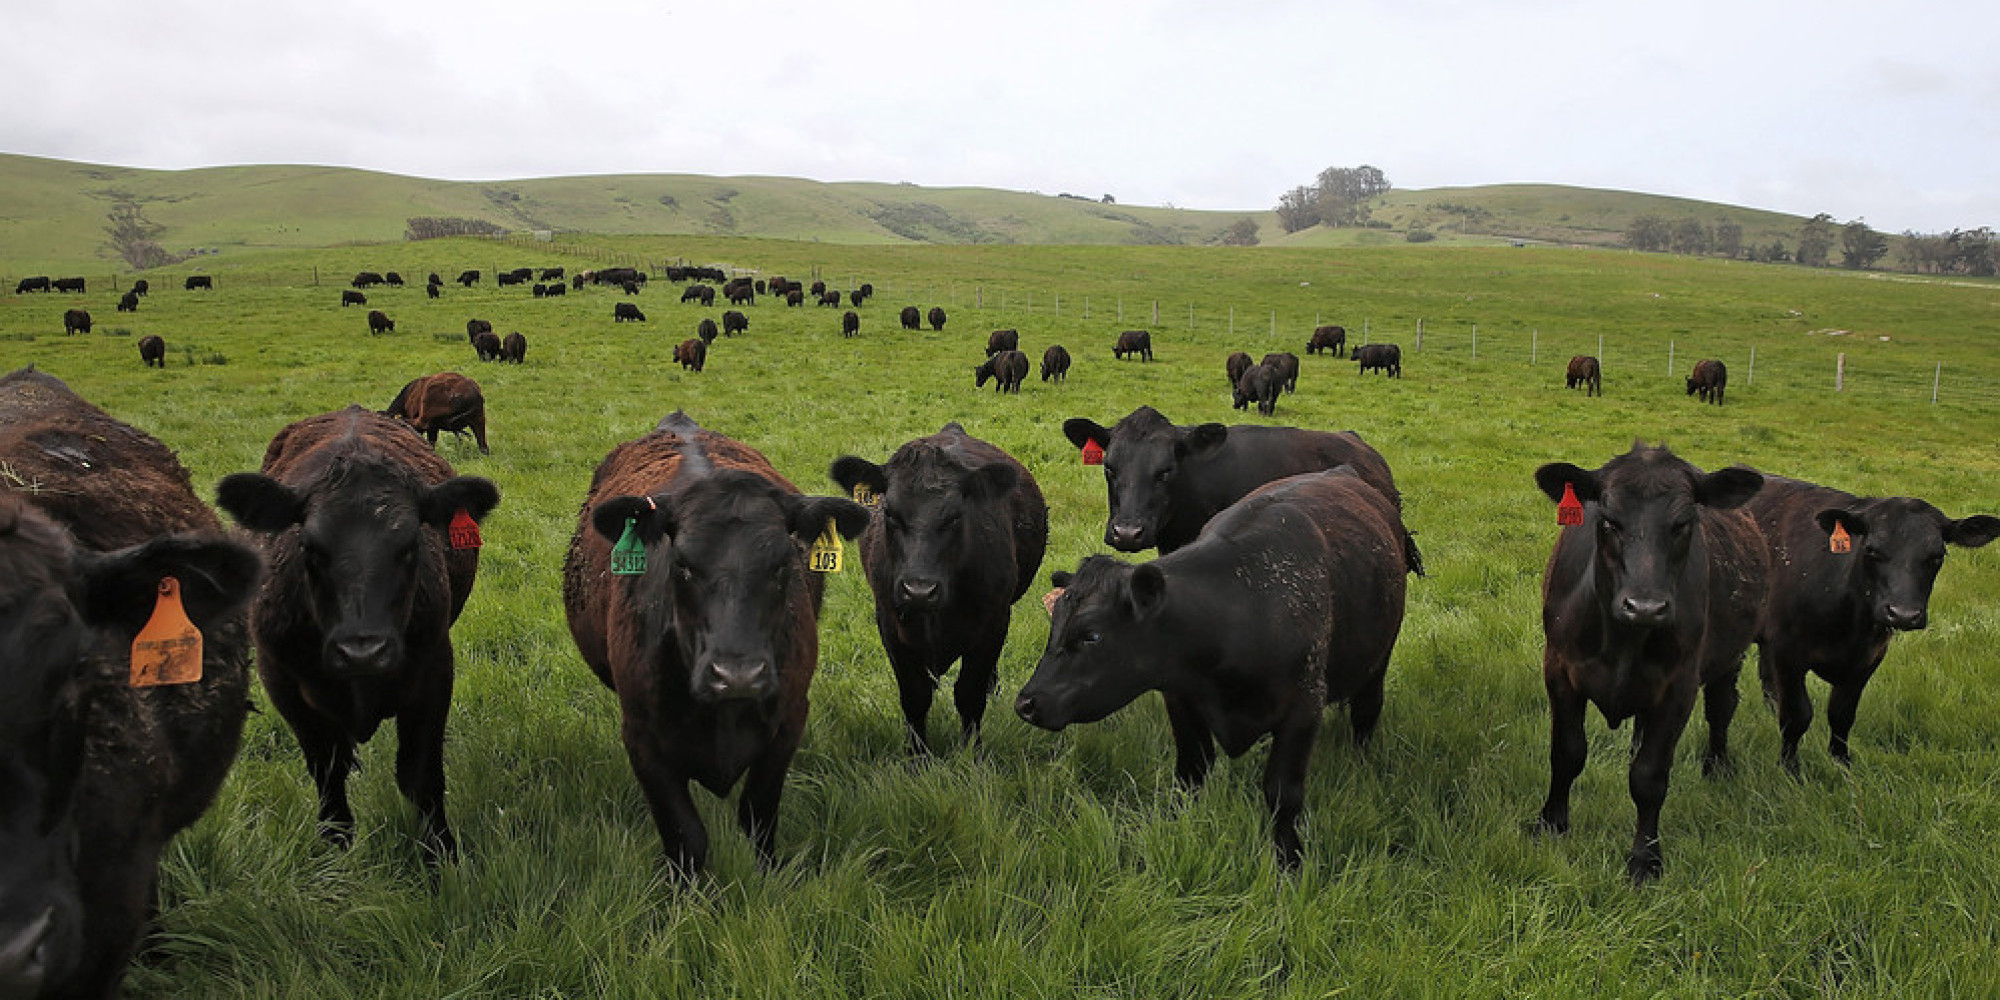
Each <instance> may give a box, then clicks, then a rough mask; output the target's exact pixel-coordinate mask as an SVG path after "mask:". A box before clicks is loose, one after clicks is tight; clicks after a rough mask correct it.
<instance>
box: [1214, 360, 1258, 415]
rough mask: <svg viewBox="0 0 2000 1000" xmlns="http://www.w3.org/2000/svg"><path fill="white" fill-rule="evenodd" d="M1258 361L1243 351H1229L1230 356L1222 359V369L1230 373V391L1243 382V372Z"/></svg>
mask: <svg viewBox="0 0 2000 1000" xmlns="http://www.w3.org/2000/svg"><path fill="white" fill-rule="evenodd" d="M1256 363H1257V362H1255V361H1252V360H1250V355H1248V354H1245V353H1243V352H1242V351H1231V352H1229V357H1227V358H1224V359H1223V360H1222V370H1223V371H1224V372H1226V373H1227V374H1228V375H1229V391H1230V392H1235V391H1236V387H1237V386H1238V385H1240V384H1242V382H1243V373H1244V372H1247V371H1249V370H1250V366H1251V365H1254V364H1256ZM1238 409H1241V407H1238Z"/></svg>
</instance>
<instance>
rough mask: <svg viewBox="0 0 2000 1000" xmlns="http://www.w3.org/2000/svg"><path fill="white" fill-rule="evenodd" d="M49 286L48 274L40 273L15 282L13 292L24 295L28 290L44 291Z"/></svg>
mask: <svg viewBox="0 0 2000 1000" xmlns="http://www.w3.org/2000/svg"><path fill="white" fill-rule="evenodd" d="M50 287H51V286H50V284H49V276H48V275H46V274H41V275H36V276H35V277H32V278H22V279H21V280H20V281H17V282H15V283H14V294H15V295H26V294H28V293H29V292H46V291H48V290H49V288H50Z"/></svg>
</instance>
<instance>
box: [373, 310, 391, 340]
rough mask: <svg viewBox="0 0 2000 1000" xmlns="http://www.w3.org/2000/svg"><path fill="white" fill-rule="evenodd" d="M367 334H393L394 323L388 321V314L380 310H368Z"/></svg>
mask: <svg viewBox="0 0 2000 1000" xmlns="http://www.w3.org/2000/svg"><path fill="white" fill-rule="evenodd" d="M368 332H369V334H370V335H374V334H377V333H395V332H396V321H395V320H392V319H390V318H389V314H388V313H385V312H383V311H382V310H380V309H370V310H368Z"/></svg>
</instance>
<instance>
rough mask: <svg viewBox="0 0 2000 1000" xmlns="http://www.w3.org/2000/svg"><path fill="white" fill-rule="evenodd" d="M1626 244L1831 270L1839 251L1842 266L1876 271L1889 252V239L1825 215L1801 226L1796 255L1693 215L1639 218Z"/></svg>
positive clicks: (1730, 224) (1731, 225)
mask: <svg viewBox="0 0 2000 1000" xmlns="http://www.w3.org/2000/svg"><path fill="white" fill-rule="evenodd" d="M1625 245H1626V246H1629V247H1631V248H1632V249H1634V250H1645V251H1650V252H1654V253H1680V254H1691V255H1696V256H1704V255H1709V254H1714V255H1717V256H1721V257H1732V258H1739V257H1740V258H1746V259H1749V260H1756V261H1765V262H1769V263H1777V262H1796V263H1799V264H1804V265H1806V266H1808V267H1826V266H1828V265H1830V264H1832V263H1833V253H1834V251H1835V250H1836V249H1838V250H1839V251H1840V266H1842V267H1847V268H1855V269H1864V268H1870V267H1874V266H1875V265H1876V264H1878V263H1880V262H1881V260H1882V258H1883V257H1884V256H1887V255H1888V253H1889V237H1887V236H1885V235H1883V234H1881V233H1878V232H1876V231H1875V230H1874V229H1872V228H1870V227H1869V225H1868V223H1866V222H1862V221H1861V220H1859V219H1856V220H1855V221H1853V222H1850V223H1847V224H1846V225H1844V226H1842V225H1839V224H1837V223H1835V222H1834V221H1833V216H1830V215H1828V214H1826V213H1825V212H1821V213H1820V214H1818V215H1815V216H1813V217H1812V218H1811V219H1809V220H1807V221H1806V223H1805V225H1804V226H1802V227H1800V229H1799V233H1798V240H1797V243H1796V245H1795V247H1794V248H1793V249H1791V250H1787V249H1785V243H1784V240H1782V239H1776V240H1772V241H1771V242H1770V243H1767V244H1761V245H1759V244H1747V245H1746V244H1745V243H1744V239H1743V226H1742V225H1741V224H1740V223H1736V222H1731V221H1728V220H1726V219H1725V220H1721V221H1718V222H1716V223H1714V224H1713V225H1710V224H1708V223H1704V222H1702V221H1701V220H1700V219H1697V218H1694V217H1692V216H1689V217H1686V218H1681V219H1668V218H1666V217H1665V216H1661V215H1654V214H1650V213H1649V214H1646V215H1641V216H1638V217H1637V218H1634V219H1633V220H1632V222H1631V224H1630V225H1629V226H1627V227H1626V229H1625Z"/></svg>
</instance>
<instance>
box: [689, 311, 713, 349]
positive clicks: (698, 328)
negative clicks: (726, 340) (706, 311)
mask: <svg viewBox="0 0 2000 1000" xmlns="http://www.w3.org/2000/svg"><path fill="white" fill-rule="evenodd" d="M694 335H695V336H697V337H700V338H701V342H702V343H704V344H713V343H715V338H716V336H717V334H716V329H715V321H714V320H712V319H708V318H705V317H704V318H703V319H702V321H701V322H699V323H696V324H695V325H694Z"/></svg>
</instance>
